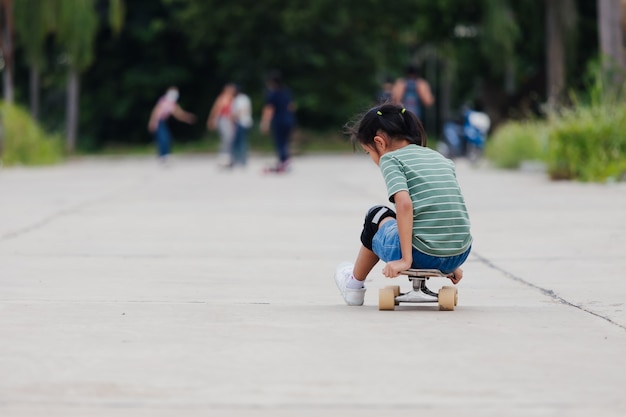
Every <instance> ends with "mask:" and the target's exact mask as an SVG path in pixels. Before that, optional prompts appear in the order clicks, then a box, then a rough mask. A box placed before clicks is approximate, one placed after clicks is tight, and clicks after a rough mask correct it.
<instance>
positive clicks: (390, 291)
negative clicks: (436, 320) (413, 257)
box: [378, 269, 458, 311]
mask: <svg viewBox="0 0 626 417" xmlns="http://www.w3.org/2000/svg"><path fill="white" fill-rule="evenodd" d="M401 274H402V275H406V276H407V277H408V278H409V281H411V283H412V284H413V290H412V291H409V292H406V293H401V292H400V286H399V285H391V286H387V287H385V288H381V289H380V290H379V292H378V309H379V310H394V308H395V306H397V305H399V304H400V303H438V304H439V310H448V311H451V310H454V307H455V306H456V304H457V300H458V291H457V288H456V287H454V286H451V285H449V286H444V287H442V288H441V289H440V290H439V293H435V292H433V291H431V290H430V289H429V288H428V287H427V286H426V281H427V280H428V279H429V278H432V277H443V278H447V277H448V275H446V274H444V273H443V272H441V271H439V270H438V269H408V270H406V271H402V272H401Z"/></svg>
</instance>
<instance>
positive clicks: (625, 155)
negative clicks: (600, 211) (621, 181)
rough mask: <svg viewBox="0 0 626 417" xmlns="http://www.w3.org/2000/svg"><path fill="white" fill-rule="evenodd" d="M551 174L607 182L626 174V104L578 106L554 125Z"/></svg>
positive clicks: (549, 159) (550, 141)
mask: <svg viewBox="0 0 626 417" xmlns="http://www.w3.org/2000/svg"><path fill="white" fill-rule="evenodd" d="M547 165H548V173H549V174H550V176H551V177H552V178H553V179H578V180H581V181H606V180H607V179H609V178H619V177H620V176H622V175H623V174H624V172H626V105H623V104H620V105H617V104H616V105H613V106H609V105H594V106H578V107H575V108H573V109H571V110H567V111H564V112H563V113H561V114H560V115H559V116H558V117H555V118H554V120H553V121H552V122H551V125H550V132H549V136H548V154H547Z"/></svg>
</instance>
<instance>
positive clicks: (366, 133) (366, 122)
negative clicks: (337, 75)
mask: <svg viewBox="0 0 626 417" xmlns="http://www.w3.org/2000/svg"><path fill="white" fill-rule="evenodd" d="M379 131H381V132H385V133H386V134H387V135H388V136H389V137H390V138H391V139H406V140H408V141H409V143H411V144H415V145H419V146H426V142H427V140H426V132H425V131H424V126H422V122H420V120H419V118H418V117H417V116H416V115H415V114H414V113H413V112H411V111H409V110H406V109H405V108H403V107H402V106H399V105H397V104H390V103H385V104H381V105H380V106H376V107H373V108H371V109H369V110H368V111H366V112H365V113H364V114H363V115H362V116H361V117H360V119H359V120H358V121H357V122H355V123H354V124H352V125H348V126H346V130H345V133H346V134H347V135H349V136H350V141H351V142H352V145H353V146H355V147H356V145H358V144H362V145H369V146H374V137H375V136H376V135H377V134H378V132H379Z"/></svg>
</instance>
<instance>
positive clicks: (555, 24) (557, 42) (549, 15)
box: [545, 0, 602, 109]
mask: <svg viewBox="0 0 626 417" xmlns="http://www.w3.org/2000/svg"><path fill="white" fill-rule="evenodd" d="M600 1H602V0H600ZM545 4H546V78H547V86H546V87H547V94H548V97H547V99H548V100H547V101H548V108H549V109H554V108H556V107H558V106H559V105H560V104H561V100H562V95H563V91H564V88H565V46H564V36H563V24H562V23H563V22H562V20H561V18H560V16H561V13H560V12H561V9H562V4H563V0H546V1H545Z"/></svg>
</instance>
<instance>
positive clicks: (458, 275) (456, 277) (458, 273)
mask: <svg viewBox="0 0 626 417" xmlns="http://www.w3.org/2000/svg"><path fill="white" fill-rule="evenodd" d="M448 278H450V281H452V283H453V284H454V285H456V284H458V283H459V281H460V280H462V279H463V270H462V269H461V268H457V269H455V270H454V272H453V273H451V274H450V275H448Z"/></svg>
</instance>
